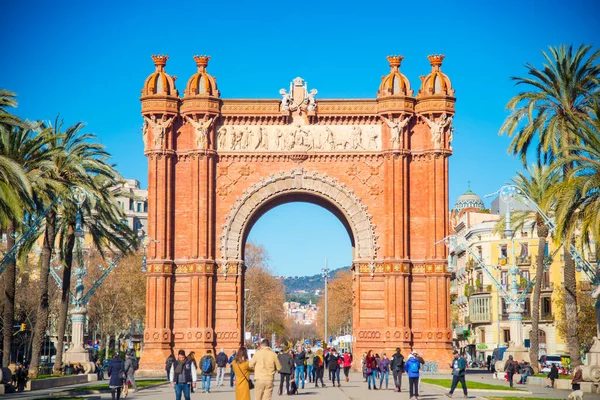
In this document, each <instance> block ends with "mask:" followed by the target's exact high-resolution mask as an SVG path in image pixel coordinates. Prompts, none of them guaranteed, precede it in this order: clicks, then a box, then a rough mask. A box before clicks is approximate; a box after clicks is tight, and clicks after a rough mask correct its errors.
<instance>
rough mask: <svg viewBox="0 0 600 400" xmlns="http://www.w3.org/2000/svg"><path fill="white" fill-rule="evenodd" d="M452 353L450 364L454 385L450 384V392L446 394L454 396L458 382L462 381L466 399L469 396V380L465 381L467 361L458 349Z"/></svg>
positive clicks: (461, 384)
mask: <svg viewBox="0 0 600 400" xmlns="http://www.w3.org/2000/svg"><path fill="white" fill-rule="evenodd" d="M452 354H453V355H454V359H453V360H452V364H450V368H452V386H450V392H448V393H446V396H447V397H452V394H453V393H454V389H456V387H457V386H458V382H460V386H461V387H462V390H463V394H464V397H465V399H467V398H469V396H468V395H467V382H466V381H465V373H466V371H467V362H466V361H465V359H464V358H463V357H462V356H461V355H460V354H459V353H458V351H457V350H454V351H453V352H452Z"/></svg>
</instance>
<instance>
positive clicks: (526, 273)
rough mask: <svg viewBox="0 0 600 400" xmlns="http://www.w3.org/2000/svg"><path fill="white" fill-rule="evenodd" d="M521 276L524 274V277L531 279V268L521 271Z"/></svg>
mask: <svg viewBox="0 0 600 400" xmlns="http://www.w3.org/2000/svg"><path fill="white" fill-rule="evenodd" d="M521 276H522V277H523V278H525V279H527V280H530V279H529V277H530V275H529V270H526V271H521Z"/></svg>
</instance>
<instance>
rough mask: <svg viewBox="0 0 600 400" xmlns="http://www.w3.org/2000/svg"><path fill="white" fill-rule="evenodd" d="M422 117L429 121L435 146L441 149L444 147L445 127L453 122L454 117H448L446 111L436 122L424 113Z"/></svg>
mask: <svg viewBox="0 0 600 400" xmlns="http://www.w3.org/2000/svg"><path fill="white" fill-rule="evenodd" d="M430 117H431V115H430ZM421 118H423V120H424V121H425V122H426V123H427V125H428V126H429V129H431V141H432V143H433V147H434V148H436V149H439V148H440V147H442V138H443V135H444V129H446V127H447V126H448V125H450V124H451V123H452V117H450V118H448V115H447V114H446V113H444V114H443V115H442V119H441V120H440V121H439V122H435V121H433V120H431V119H429V118H427V117H426V116H424V115H421Z"/></svg>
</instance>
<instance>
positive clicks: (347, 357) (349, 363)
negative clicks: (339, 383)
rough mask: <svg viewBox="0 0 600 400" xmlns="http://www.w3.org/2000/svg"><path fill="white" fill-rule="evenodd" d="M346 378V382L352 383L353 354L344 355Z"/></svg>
mask: <svg viewBox="0 0 600 400" xmlns="http://www.w3.org/2000/svg"><path fill="white" fill-rule="evenodd" d="M343 359H344V363H343V366H344V376H345V377H346V382H349V381H350V368H352V353H349V352H345V353H344V357H343Z"/></svg>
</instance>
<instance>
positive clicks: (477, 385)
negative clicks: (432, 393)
mask: <svg viewBox="0 0 600 400" xmlns="http://www.w3.org/2000/svg"><path fill="white" fill-rule="evenodd" d="M421 382H423V383H430V384H432V385H438V386H441V387H443V388H446V389H450V387H451V386H452V379H429V378H422V379H421ZM459 387H460V385H459ZM467 388H469V389H487V390H510V391H513V392H522V391H523V390H521V389H517V388H511V387H509V386H500V385H490V384H488V383H481V382H473V381H467Z"/></svg>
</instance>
